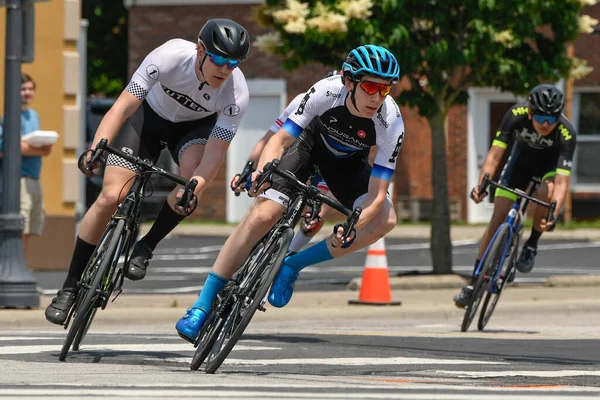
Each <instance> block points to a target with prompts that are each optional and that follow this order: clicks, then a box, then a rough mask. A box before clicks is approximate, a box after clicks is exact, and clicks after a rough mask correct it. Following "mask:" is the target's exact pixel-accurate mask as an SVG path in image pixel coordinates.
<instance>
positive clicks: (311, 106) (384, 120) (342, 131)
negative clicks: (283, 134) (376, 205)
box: [282, 76, 404, 181]
mask: <svg viewBox="0 0 600 400" xmlns="http://www.w3.org/2000/svg"><path fill="white" fill-rule="evenodd" d="M357 90H361V89H360V88H359V89H357ZM347 96H349V93H348V91H347V90H346V87H345V85H344V84H343V83H342V80H341V78H340V77H339V76H332V77H329V78H324V79H322V80H320V81H318V82H317V83H315V84H314V86H313V87H311V88H310V89H309V90H308V92H306V94H304V96H303V98H302V100H301V101H300V104H299V105H298V106H297V107H296V110H295V112H291V113H290V114H289V117H288V118H287V120H286V121H285V122H284V124H283V126H282V128H283V129H284V130H286V131H287V132H288V133H290V134H291V135H292V136H294V137H296V138H298V137H299V136H300V134H301V133H302V132H303V131H304V130H307V131H308V132H311V133H314V134H316V135H317V136H319V137H320V139H321V140H320V141H321V143H322V145H323V146H324V147H325V148H326V149H327V150H328V151H329V153H330V154H331V155H333V156H334V157H337V158H345V157H350V156H352V155H354V154H356V153H357V152H361V151H365V150H367V151H368V149H369V148H370V147H372V146H374V145H377V146H378V149H377V154H376V156H375V162H374V165H373V170H372V173H371V175H372V176H374V177H377V178H380V179H384V180H387V181H390V180H391V177H392V174H393V173H394V170H395V168H396V159H397V157H398V153H399V152H400V148H401V147H402V142H403V140H404V121H403V119H402V115H401V114H400V109H399V108H398V105H397V104H396V102H395V101H394V99H392V97H391V96H388V97H386V99H385V101H384V102H383V104H382V106H381V108H380V110H379V111H378V112H377V113H376V114H375V115H374V116H373V117H372V118H360V117H356V116H354V115H352V114H351V113H350V111H349V110H348V108H347V107H346V105H345V102H346V98H347Z"/></svg>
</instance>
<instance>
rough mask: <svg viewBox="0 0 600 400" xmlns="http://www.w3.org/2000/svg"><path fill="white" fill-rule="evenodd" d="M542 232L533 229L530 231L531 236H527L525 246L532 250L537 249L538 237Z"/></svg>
mask: <svg viewBox="0 0 600 400" xmlns="http://www.w3.org/2000/svg"><path fill="white" fill-rule="evenodd" d="M542 233H543V232H540V231H538V230H537V229H535V228H532V229H531V235H530V236H529V239H527V242H526V243H525V246H531V247H533V248H534V249H537V246H538V241H539V240H540V237H541V236H542Z"/></svg>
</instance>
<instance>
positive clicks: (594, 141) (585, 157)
mask: <svg viewBox="0 0 600 400" xmlns="http://www.w3.org/2000/svg"><path fill="white" fill-rule="evenodd" d="M576 90H577V89H576ZM571 122H572V123H573V125H574V126H575V129H576V130H577V147H576V149H575V162H574V166H573V167H574V168H573V186H574V189H575V191H578V192H581V191H586V192H600V168H599V163H598V152H599V151H600V88H595V89H580V91H577V92H575V93H574V94H573V120H572V121H571Z"/></svg>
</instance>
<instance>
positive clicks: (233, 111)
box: [125, 39, 249, 142]
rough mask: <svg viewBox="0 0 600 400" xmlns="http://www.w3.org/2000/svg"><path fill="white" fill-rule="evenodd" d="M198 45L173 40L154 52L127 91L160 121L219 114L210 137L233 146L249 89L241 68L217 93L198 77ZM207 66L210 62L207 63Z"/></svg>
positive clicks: (233, 73)
mask: <svg viewBox="0 0 600 400" xmlns="http://www.w3.org/2000/svg"><path fill="white" fill-rule="evenodd" d="M197 62H198V53H197V50H196V44H195V43H193V42H190V41H187V40H183V39H172V40H169V41H168V42H166V43H164V44H163V45H161V46H159V47H157V48H156V49H154V50H153V51H152V52H151V53H150V54H148V55H147V56H146V58H145V59H144V61H143V62H142V64H141V65H140V66H139V68H138V69H137V70H136V71H135V72H134V74H133V76H132V77H131V81H130V82H129V84H128V85H127V87H126V88H125V90H127V91H128V92H129V93H131V94H133V95H134V96H135V97H137V98H138V99H140V100H144V99H145V100H146V101H147V102H148V104H149V105H150V107H151V108H152V110H154V112H156V113H157V114H158V115H159V116H160V117H161V118H164V119H166V120H167V121H171V122H182V121H194V120H198V119H202V118H205V117H207V116H209V115H212V114H214V113H215V112H217V113H219V117H218V119H217V123H216V125H215V127H214V128H213V130H212V133H211V136H215V137H217V138H219V139H222V140H225V141H227V142H231V140H233V137H234V136H235V134H236V132H237V130H238V127H239V125H240V121H241V119H242V116H243V115H244V113H245V112H246V110H247V108H248V98H249V94H248V85H247V84H246V79H245V78H244V74H243V73H242V71H240V69H239V68H236V69H234V70H233V72H232V74H231V76H229V78H228V79H227V80H226V81H225V82H224V83H223V85H222V86H221V87H220V88H218V89H216V88H212V87H210V86H209V85H208V84H207V83H206V82H200V81H199V80H198V77H197V76H196V65H197ZM205 62H210V60H208V59H207V60H206V61H205Z"/></svg>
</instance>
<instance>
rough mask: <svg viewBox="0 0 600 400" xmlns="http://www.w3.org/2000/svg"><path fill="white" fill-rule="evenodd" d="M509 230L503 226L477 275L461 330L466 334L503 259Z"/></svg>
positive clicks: (491, 244) (506, 226)
mask: <svg viewBox="0 0 600 400" xmlns="http://www.w3.org/2000/svg"><path fill="white" fill-rule="evenodd" d="M508 229H509V227H508V225H502V226H501V227H500V230H499V231H498V234H496V235H495V237H494V239H493V240H492V243H490V245H489V246H490V247H489V250H488V252H487V255H486V257H485V260H484V261H483V266H482V267H481V271H479V275H477V281H476V282H475V285H474V286H473V293H472V294H471V299H470V300H469V305H468V306H467V309H466V311H465V316H464V317H463V322H462V325H461V328H460V330H461V331H463V332H466V331H467V330H468V329H469V326H470V325H471V322H473V319H474V318H475V314H476V313H477V309H478V308H479V304H481V299H482V298H483V293H484V292H485V290H486V289H487V288H488V286H489V283H490V282H491V279H492V276H493V275H494V273H495V272H496V268H497V267H498V263H499V262H500V259H501V257H502V250H503V248H504V247H503V246H504V244H505V241H506V235H508Z"/></svg>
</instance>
